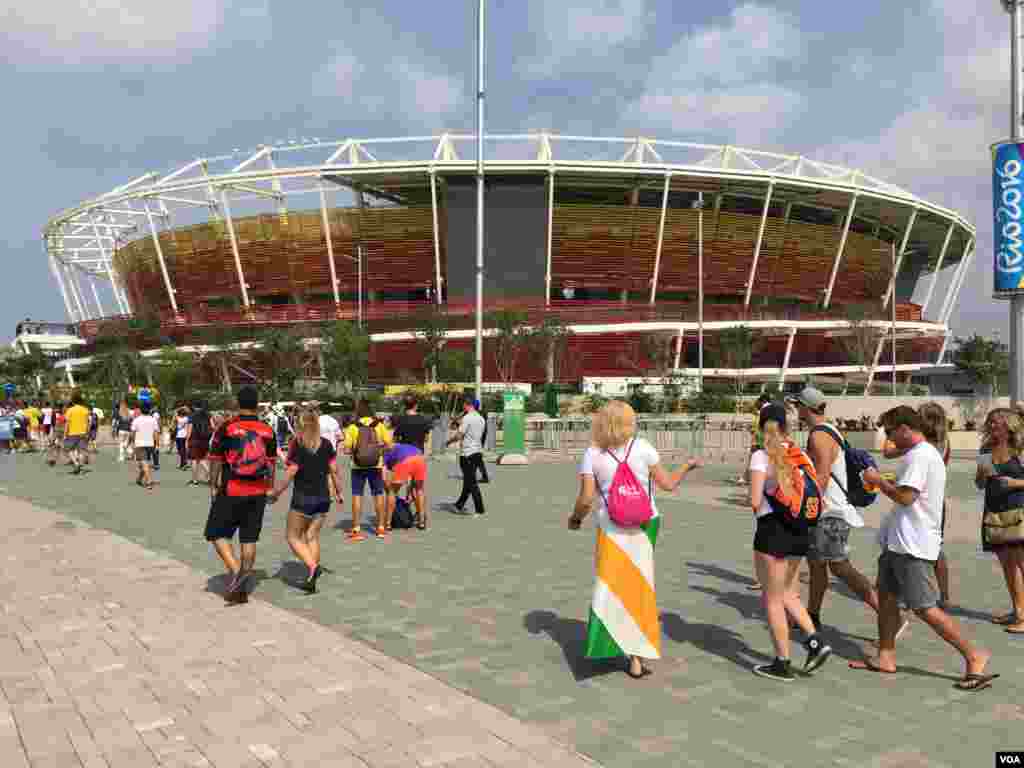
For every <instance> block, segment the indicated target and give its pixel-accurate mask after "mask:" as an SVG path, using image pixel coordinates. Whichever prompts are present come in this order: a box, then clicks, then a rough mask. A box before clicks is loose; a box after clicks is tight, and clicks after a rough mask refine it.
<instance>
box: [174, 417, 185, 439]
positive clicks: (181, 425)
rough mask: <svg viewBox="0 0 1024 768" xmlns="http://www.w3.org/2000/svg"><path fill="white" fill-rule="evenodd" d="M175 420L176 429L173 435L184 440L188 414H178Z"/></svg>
mask: <svg viewBox="0 0 1024 768" xmlns="http://www.w3.org/2000/svg"><path fill="white" fill-rule="evenodd" d="M176 421H177V424H178V430H177V431H176V432H175V433H174V436H175V437H177V438H179V439H182V440H184V439H185V438H186V437H188V416H178V417H177V419H176Z"/></svg>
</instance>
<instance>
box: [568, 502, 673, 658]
mask: <svg viewBox="0 0 1024 768" xmlns="http://www.w3.org/2000/svg"><path fill="white" fill-rule="evenodd" d="M599 520H601V522H600V524H599V527H598V529H597V553H596V555H595V562H596V570H597V574H596V581H595V584H594V599H593V601H592V602H591V605H590V621H589V623H588V626H587V648H586V656H587V658H591V659H607V658H612V657H615V656H640V657H642V658H645V659H657V658H660V657H661V630H660V625H659V623H658V605H657V601H656V600H655V593H654V543H655V541H656V540H657V538H658V528H659V527H660V525H661V516H660V515H659V516H655V517H653V518H652V519H651V520H649V521H648V522H646V523H644V524H643V525H642V526H640V527H639V528H619V527H618V526H617V525H615V523H613V522H612V521H611V520H609V519H608V516H607V515H601V516H600V517H599Z"/></svg>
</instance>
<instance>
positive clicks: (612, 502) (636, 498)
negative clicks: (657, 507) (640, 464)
mask: <svg viewBox="0 0 1024 768" xmlns="http://www.w3.org/2000/svg"><path fill="white" fill-rule="evenodd" d="M632 450H633V442H632V441H631V442H630V444H629V448H627V449H626V458H625V459H624V460H623V461H619V460H618V459H616V458H615V455H614V454H612V453H610V452H608V451H605V453H607V454H608V455H609V456H611V457H612V458H613V459H615V462H616V463H617V464H618V465H619V466H618V468H617V469H616V470H615V476H614V477H613V478H612V484H611V486H610V487H609V488H608V495H607V496H605V495H604V494H601V497H602V498H603V499H604V506H605V508H606V509H607V510H608V517H610V518H611V521H612V522H613V523H615V524H616V525H617V526H619V527H620V528H638V527H639V526H641V525H643V524H644V523H646V522H647V521H648V520H650V519H651V518H652V517H654V508H653V507H652V506H651V492H650V487H648V490H646V491H645V490H644V487H643V486H642V485H641V484H640V481H639V480H637V479H636V475H635V474H633V470H632V469H630V468H629V452H630V451H632ZM600 488H601V486H600V485H598V491H599V492H600Z"/></svg>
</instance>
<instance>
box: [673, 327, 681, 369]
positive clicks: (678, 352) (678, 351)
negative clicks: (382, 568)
mask: <svg viewBox="0 0 1024 768" xmlns="http://www.w3.org/2000/svg"><path fill="white" fill-rule="evenodd" d="M683 335H684V331H683V328H682V326H680V328H679V335H678V336H676V357H675V364H674V365H673V366H672V370H674V371H678V370H679V358H680V357H682V354H683Z"/></svg>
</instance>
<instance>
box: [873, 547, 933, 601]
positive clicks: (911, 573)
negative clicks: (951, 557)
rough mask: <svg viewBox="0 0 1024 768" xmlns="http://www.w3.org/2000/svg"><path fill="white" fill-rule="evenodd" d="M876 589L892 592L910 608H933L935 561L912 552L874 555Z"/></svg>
mask: <svg viewBox="0 0 1024 768" xmlns="http://www.w3.org/2000/svg"><path fill="white" fill-rule="evenodd" d="M878 591H879V592H887V593H889V594H890V595H896V597H898V598H899V599H900V600H901V601H902V602H903V603H904V604H906V606H907V608H909V609H910V610H912V611H921V610H924V609H926V608H934V607H935V606H936V605H938V604H939V584H938V581H937V580H936V578H935V563H934V562H932V561H931V560H922V559H920V558H918V557H914V556H913V555H903V554H900V553H898V552H889V551H886V552H883V553H882V555H881V557H879V558H878Z"/></svg>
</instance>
